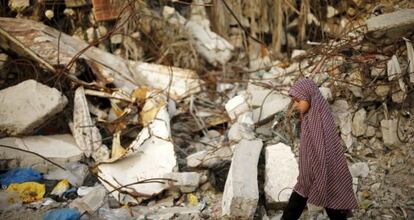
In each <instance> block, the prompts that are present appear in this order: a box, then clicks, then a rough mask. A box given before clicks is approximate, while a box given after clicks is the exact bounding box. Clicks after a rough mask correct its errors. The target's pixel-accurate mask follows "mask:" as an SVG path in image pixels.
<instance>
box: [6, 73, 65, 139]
mask: <svg viewBox="0 0 414 220" xmlns="http://www.w3.org/2000/svg"><path fill="white" fill-rule="evenodd" d="M67 102H68V100H67V98H66V97H65V96H64V95H63V94H62V93H60V92H59V91H58V90H57V89H55V88H50V87H48V86H45V85H43V84H41V83H38V82H36V81H35V80H26V81H24V82H21V83H19V84H17V85H15V86H11V87H9V88H6V89H3V90H1V91H0V133H2V132H3V133H6V134H8V135H20V134H28V133H30V132H32V131H33V130H34V129H35V128H37V127H38V126H40V125H42V124H43V123H44V122H45V121H46V120H47V119H49V118H50V117H51V116H53V115H55V114H57V113H59V112H60V111H62V110H63V108H64V107H65V106H66V104H67Z"/></svg>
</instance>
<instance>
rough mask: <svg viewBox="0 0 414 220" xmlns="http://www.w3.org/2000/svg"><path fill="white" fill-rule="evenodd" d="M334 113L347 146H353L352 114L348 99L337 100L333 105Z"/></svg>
mask: <svg viewBox="0 0 414 220" xmlns="http://www.w3.org/2000/svg"><path fill="white" fill-rule="evenodd" d="M331 108H332V113H333V115H334V116H335V122H336V123H337V125H339V128H340V130H341V138H342V140H343V141H344V142H345V145H346V147H347V148H349V147H351V146H352V143H353V138H352V116H351V113H350V111H349V110H350V107H349V105H348V103H347V102H346V100H336V101H335V102H334V103H333V104H332V105H331Z"/></svg>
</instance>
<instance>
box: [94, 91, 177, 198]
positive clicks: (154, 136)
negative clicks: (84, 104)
mask: <svg viewBox="0 0 414 220" xmlns="http://www.w3.org/2000/svg"><path fill="white" fill-rule="evenodd" d="M160 103H165V97H163V96H158V98H157V97H154V98H153V99H149V100H147V101H146V103H145V105H144V107H143V109H151V108H153V107H156V106H159V105H160ZM170 140H171V133H170V117H169V114H168V111H167V107H166V105H165V104H164V106H163V107H161V108H160V109H159V110H158V113H157V114H156V116H155V118H154V119H153V120H152V121H151V122H150V123H149V124H148V125H147V126H146V127H144V128H143V129H142V130H141V132H140V133H139V134H138V136H137V138H136V139H135V140H134V141H133V142H132V143H131V145H130V146H129V147H128V153H127V155H126V157H125V158H123V159H120V160H118V161H116V162H115V163H110V164H101V165H99V166H98V169H99V177H100V179H104V180H106V181H104V182H102V184H104V186H105V187H106V188H107V189H108V190H109V191H113V190H114V189H115V188H116V187H122V186H123V185H126V184H131V183H134V182H136V181H137V180H146V179H152V178H162V177H163V176H164V175H165V174H167V173H171V172H173V171H174V167H175V166H176V165H177V161H176V156H175V153H174V145H173V143H172V142H171V141H170ZM154 161H155V162H154ZM166 187H167V186H166V185H165V184H162V183H143V184H139V185H133V186H130V187H128V188H127V189H125V190H126V191H128V192H131V193H132V192H133V193H135V194H137V193H138V194H139V195H142V196H143V197H151V196H153V195H156V194H158V193H160V192H161V191H163V190H164V189H165V188H166ZM112 194H113V195H114V197H115V198H117V199H118V200H119V201H120V202H126V201H131V202H135V203H136V200H135V199H132V198H131V197H130V196H129V195H119V192H118V191H114V192H113V193H112Z"/></svg>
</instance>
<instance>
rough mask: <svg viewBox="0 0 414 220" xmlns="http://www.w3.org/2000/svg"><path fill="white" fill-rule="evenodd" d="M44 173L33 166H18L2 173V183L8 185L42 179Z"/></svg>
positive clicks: (0, 177) (0, 180)
mask: <svg viewBox="0 0 414 220" xmlns="http://www.w3.org/2000/svg"><path fill="white" fill-rule="evenodd" d="M41 179H42V174H40V173H39V172H37V171H36V170H34V169H31V168H16V169H12V170H9V171H7V172H6V173H3V174H1V175H0V185H1V186H2V187H7V186H8V185H10V184H12V183H24V182H30V181H40V180H41Z"/></svg>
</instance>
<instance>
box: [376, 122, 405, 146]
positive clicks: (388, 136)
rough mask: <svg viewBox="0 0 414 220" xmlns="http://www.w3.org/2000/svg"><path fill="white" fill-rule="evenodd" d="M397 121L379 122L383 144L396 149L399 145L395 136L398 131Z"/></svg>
mask: <svg viewBox="0 0 414 220" xmlns="http://www.w3.org/2000/svg"><path fill="white" fill-rule="evenodd" d="M397 125H398V120H397V119H392V120H382V121H381V131H382V139H383V140H384V144H385V145H386V146H390V147H396V146H398V145H399V144H401V142H400V140H399V139H398V136H397V131H398V126H397Z"/></svg>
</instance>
